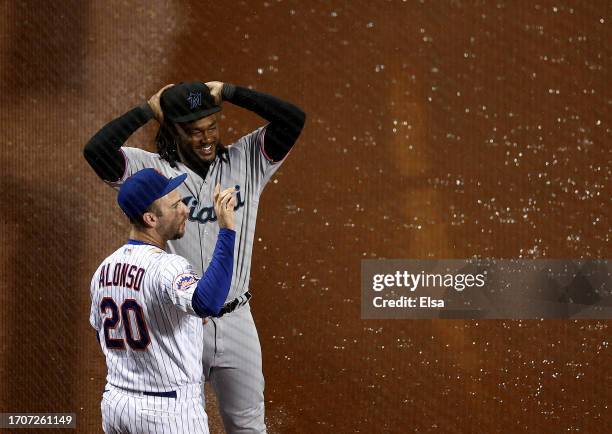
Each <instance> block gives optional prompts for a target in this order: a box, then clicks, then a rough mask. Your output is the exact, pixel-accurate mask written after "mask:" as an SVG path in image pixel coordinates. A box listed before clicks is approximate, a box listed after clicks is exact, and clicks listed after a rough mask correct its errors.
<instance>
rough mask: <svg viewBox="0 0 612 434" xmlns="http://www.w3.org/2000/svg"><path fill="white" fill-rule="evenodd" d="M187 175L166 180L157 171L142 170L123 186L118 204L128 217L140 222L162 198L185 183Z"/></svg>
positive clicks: (118, 197)
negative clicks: (146, 212)
mask: <svg viewBox="0 0 612 434" xmlns="http://www.w3.org/2000/svg"><path fill="white" fill-rule="evenodd" d="M185 178H187V174H186V173H183V174H182V175H179V176H177V177H176V178H170V179H168V178H166V177H165V176H164V175H162V174H161V173H159V172H158V171H157V170H155V169H142V170H139V171H138V172H136V173H134V174H133V175H132V176H130V177H129V178H128V179H126V180H125V182H124V183H123V184H122V185H121V188H120V189H119V194H118V195H117V203H119V207H121V209H122V210H123V212H124V213H125V215H126V216H128V217H129V218H131V219H133V220H138V219H140V217H141V216H142V215H143V214H144V213H145V211H146V210H147V208H149V207H150V206H151V204H152V203H153V202H155V201H156V200H157V199H159V198H160V197H164V196H165V195H167V194H168V193H170V192H171V191H172V190H174V189H176V188H177V187H178V186H179V185H181V184H182V183H183V181H185Z"/></svg>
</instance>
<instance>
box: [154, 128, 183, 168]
mask: <svg viewBox="0 0 612 434" xmlns="http://www.w3.org/2000/svg"><path fill="white" fill-rule="evenodd" d="M172 130H174V126H172V127H171V126H169V125H168V124H166V123H165V122H164V123H162V124H161V125H160V127H159V130H157V135H156V136H155V145H157V152H158V153H159V156H160V157H162V158H163V159H164V160H166V161H167V162H168V163H170V166H172V167H174V168H176V162H177V161H180V160H181V159H180V157H179V154H178V149H177V140H180V137H178V134H177V133H176V131H172Z"/></svg>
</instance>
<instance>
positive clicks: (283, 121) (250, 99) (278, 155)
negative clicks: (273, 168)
mask: <svg viewBox="0 0 612 434" xmlns="http://www.w3.org/2000/svg"><path fill="white" fill-rule="evenodd" d="M222 95H223V99H224V100H226V101H229V102H231V103H232V104H235V105H237V106H240V107H242V108H245V109H247V110H250V111H252V112H255V113H257V114H258V115H259V116H261V117H262V118H264V119H265V120H267V121H268V122H270V124H269V125H268V126H267V128H266V135H265V140H264V147H265V150H266V154H267V155H269V156H270V157H271V158H272V159H273V160H275V161H280V160H282V159H283V158H285V156H286V155H287V153H288V152H289V150H290V149H291V147H292V146H293V145H294V144H295V142H296V140H297V138H298V137H299V135H300V132H301V131H302V128H303V127H304V122H305V121H306V114H305V113H304V112H303V111H302V109H300V108H299V107H297V106H296V105H294V104H291V103H289V102H287V101H283V100H281V99H279V98H276V97H275V96H272V95H269V94H267V93H263V92H258V91H256V90H252V89H247V88H245V87H240V86H235V85H232V84H228V83H225V84H224V85H223V92H222Z"/></svg>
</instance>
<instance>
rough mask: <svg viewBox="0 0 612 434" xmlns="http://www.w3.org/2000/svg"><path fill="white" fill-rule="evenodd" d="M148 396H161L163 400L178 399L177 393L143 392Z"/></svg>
mask: <svg viewBox="0 0 612 434" xmlns="http://www.w3.org/2000/svg"><path fill="white" fill-rule="evenodd" d="M142 394H143V395H146V396H161V397H162V398H176V392H175V391H174V390H173V391H171V392H142Z"/></svg>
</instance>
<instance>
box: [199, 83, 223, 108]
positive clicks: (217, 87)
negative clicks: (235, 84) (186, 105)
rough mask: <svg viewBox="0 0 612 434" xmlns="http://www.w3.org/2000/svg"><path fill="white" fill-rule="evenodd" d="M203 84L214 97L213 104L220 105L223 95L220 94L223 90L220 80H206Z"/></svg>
mask: <svg viewBox="0 0 612 434" xmlns="http://www.w3.org/2000/svg"><path fill="white" fill-rule="evenodd" d="M204 84H206V86H208V89H209V90H210V94H211V95H212V97H213V98H214V99H215V104H217V105H218V106H221V103H222V102H223V96H222V95H221V91H222V90H223V83H222V82H220V81H208V82H206V83H204Z"/></svg>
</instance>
